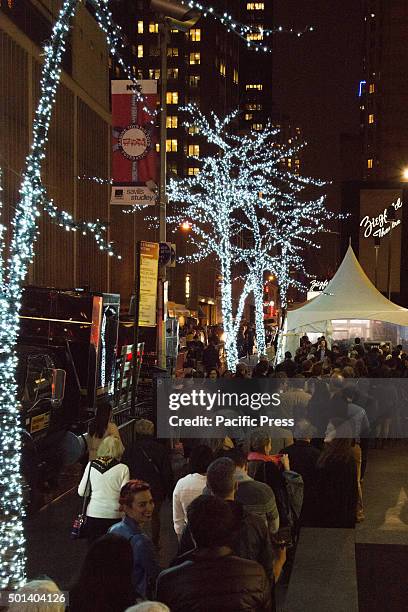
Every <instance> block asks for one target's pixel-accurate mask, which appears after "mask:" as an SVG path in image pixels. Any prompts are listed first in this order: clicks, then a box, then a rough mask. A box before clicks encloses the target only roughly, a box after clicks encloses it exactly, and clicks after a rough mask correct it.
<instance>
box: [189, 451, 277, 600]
mask: <svg viewBox="0 0 408 612" xmlns="http://www.w3.org/2000/svg"><path fill="white" fill-rule="evenodd" d="M236 486H237V485H236V482H235V464H234V462H233V461H231V459H228V458H227V457H220V458H219V459H216V460H215V461H213V462H212V463H211V464H210V466H209V468H208V470H207V489H208V491H207V492H208V493H211V494H212V495H215V496H216V497H219V498H220V499H223V500H224V501H227V502H228V504H229V505H230V507H231V510H232V512H233V514H234V516H235V519H236V522H237V525H238V529H237V532H236V534H235V536H234V537H233V539H232V549H233V551H234V553H235V554H236V555H237V556H238V557H242V558H244V559H250V560H252V561H257V562H258V563H260V564H261V565H262V567H263V568H264V570H265V573H266V575H267V576H268V578H269V580H270V583H271V587H272V588H273V586H274V582H275V579H274V572H273V551H272V545H271V541H270V537H269V533H268V527H267V525H266V522H265V521H264V520H263V519H262V518H261V517H260V516H257V515H256V514H252V513H251V512H248V511H247V510H246V509H245V507H244V506H243V505H242V504H241V503H240V502H237V501H235V500H234V497H235V490H236ZM193 546H194V544H193V542H192V540H191V536H190V534H189V530H188V529H186V530H185V531H184V533H183V536H182V539H181V542H180V548H179V553H185V552H187V551H188V550H189V549H190V550H191V549H192V548H193Z"/></svg>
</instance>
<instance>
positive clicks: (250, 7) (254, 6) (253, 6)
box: [247, 2, 265, 11]
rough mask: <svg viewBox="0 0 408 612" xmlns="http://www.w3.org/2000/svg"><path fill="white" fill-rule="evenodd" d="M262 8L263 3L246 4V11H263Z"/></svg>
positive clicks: (263, 6)
mask: <svg viewBox="0 0 408 612" xmlns="http://www.w3.org/2000/svg"><path fill="white" fill-rule="evenodd" d="M264 8H265V3H264V2H247V11H263V10H264Z"/></svg>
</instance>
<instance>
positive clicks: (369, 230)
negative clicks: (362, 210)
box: [360, 198, 402, 238]
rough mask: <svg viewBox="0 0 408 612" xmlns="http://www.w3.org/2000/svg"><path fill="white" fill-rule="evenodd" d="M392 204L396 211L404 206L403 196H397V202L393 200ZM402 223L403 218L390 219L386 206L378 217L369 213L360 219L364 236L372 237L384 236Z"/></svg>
mask: <svg viewBox="0 0 408 612" xmlns="http://www.w3.org/2000/svg"><path fill="white" fill-rule="evenodd" d="M391 206H393V207H394V208H395V210H396V211H397V210H399V209H400V208H402V200H401V198H397V199H396V200H395V202H392V204H391ZM400 223H401V219H395V220H393V219H388V216H387V209H386V208H384V210H383V212H382V213H380V214H379V215H377V217H369V216H368V215H366V216H365V217H363V218H362V219H361V221H360V227H362V228H363V230H364V238H370V236H378V237H379V238H383V237H384V236H386V235H387V234H388V233H389V232H390V231H391V229H394V227H397V225H400Z"/></svg>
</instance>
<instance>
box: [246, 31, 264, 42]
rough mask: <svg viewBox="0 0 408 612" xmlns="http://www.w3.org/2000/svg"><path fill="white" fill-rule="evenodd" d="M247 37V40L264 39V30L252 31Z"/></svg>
mask: <svg viewBox="0 0 408 612" xmlns="http://www.w3.org/2000/svg"><path fill="white" fill-rule="evenodd" d="M246 37H247V40H263V32H251V33H250V34H247V36H246Z"/></svg>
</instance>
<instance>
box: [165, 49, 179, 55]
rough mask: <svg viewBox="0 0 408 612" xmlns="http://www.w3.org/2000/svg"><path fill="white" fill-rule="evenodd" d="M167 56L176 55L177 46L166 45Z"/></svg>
mask: <svg viewBox="0 0 408 612" xmlns="http://www.w3.org/2000/svg"><path fill="white" fill-rule="evenodd" d="M167 55H168V57H178V48H177V47H168V48H167Z"/></svg>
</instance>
